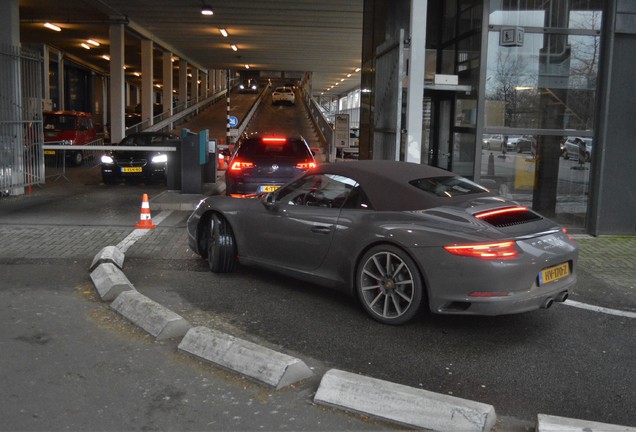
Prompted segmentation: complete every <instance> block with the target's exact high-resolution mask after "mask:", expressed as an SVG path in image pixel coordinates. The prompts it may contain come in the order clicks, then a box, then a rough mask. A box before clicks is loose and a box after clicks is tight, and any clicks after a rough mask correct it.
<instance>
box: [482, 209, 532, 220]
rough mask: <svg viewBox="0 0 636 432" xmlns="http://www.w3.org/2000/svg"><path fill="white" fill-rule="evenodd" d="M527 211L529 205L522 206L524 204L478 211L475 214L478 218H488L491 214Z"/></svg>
mask: <svg viewBox="0 0 636 432" xmlns="http://www.w3.org/2000/svg"><path fill="white" fill-rule="evenodd" d="M525 211H528V207H522V206H518V207H506V208H502V209H497V210H491V211H485V212H481V213H477V214H475V217H476V218H477V219H483V218H487V217H490V216H497V215H501V214H505V213H513V212H525Z"/></svg>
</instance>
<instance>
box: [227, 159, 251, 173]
mask: <svg viewBox="0 0 636 432" xmlns="http://www.w3.org/2000/svg"><path fill="white" fill-rule="evenodd" d="M247 168H254V164H253V163H252V162H241V161H234V162H232V166H231V167H230V171H241V170H244V169H247Z"/></svg>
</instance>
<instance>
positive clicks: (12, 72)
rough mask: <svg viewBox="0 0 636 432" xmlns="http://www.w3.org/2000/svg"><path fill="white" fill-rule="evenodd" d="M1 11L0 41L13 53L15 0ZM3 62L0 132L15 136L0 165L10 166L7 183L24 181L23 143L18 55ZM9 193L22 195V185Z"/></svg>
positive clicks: (17, 10) (17, 35)
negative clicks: (8, 156)
mask: <svg viewBox="0 0 636 432" xmlns="http://www.w3.org/2000/svg"><path fill="white" fill-rule="evenodd" d="M3 6H4V7H3V11H2V12H3V13H2V14H0V44H2V45H3V46H4V47H6V48H5V49H7V48H9V49H11V50H12V52H15V53H17V52H18V50H19V48H20V8H19V2H18V0H10V1H5V2H3ZM6 58H7V64H4V65H2V69H3V71H4V72H5V73H4V74H3V75H4V76H3V79H4V80H5V82H3V83H0V85H1V87H0V120H2V122H3V123H4V124H3V125H2V126H3V127H2V130H3V133H6V134H7V135H8V136H11V137H15V138H13V139H11V147H12V152H11V153H10V156H11V159H12V160H10V161H8V163H7V161H3V164H6V165H10V166H12V170H11V174H10V175H11V182H10V183H11V184H14V185H16V184H17V185H21V184H24V172H23V170H24V168H23V167H24V162H23V159H22V158H23V154H24V143H23V142H22V136H23V134H24V132H23V131H22V125H21V124H20V121H21V120H22V118H21V112H20V110H19V109H18V108H17V107H19V106H21V105H22V101H21V93H20V88H21V81H20V58H19V57H17V56H6ZM9 194H10V195H24V187H23V186H20V187H14V188H11V189H9Z"/></svg>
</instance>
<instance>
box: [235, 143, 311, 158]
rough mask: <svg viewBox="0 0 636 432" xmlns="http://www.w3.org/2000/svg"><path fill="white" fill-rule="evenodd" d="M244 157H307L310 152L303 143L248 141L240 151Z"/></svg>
mask: <svg viewBox="0 0 636 432" xmlns="http://www.w3.org/2000/svg"><path fill="white" fill-rule="evenodd" d="M238 153H239V154H240V155H241V156H243V157H259V156H260V157H262V156H265V157H268V156H289V157H303V158H304V157H307V156H309V151H308V150H307V146H306V145H305V143H304V142H302V141H294V140H287V141H285V142H273V143H265V142H263V141H261V140H257V141H246V142H245V143H244V144H243V145H241V147H240V148H239V150H238Z"/></svg>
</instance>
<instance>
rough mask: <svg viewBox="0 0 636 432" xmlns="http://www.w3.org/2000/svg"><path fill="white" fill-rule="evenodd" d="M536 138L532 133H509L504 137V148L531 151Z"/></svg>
mask: <svg viewBox="0 0 636 432" xmlns="http://www.w3.org/2000/svg"><path fill="white" fill-rule="evenodd" d="M533 143H536V140H535V139H534V137H533V136H532V135H509V136H508V138H507V139H506V150H507V151H514V152H517V153H524V152H528V153H529V152H531V151H532V144H533Z"/></svg>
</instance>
